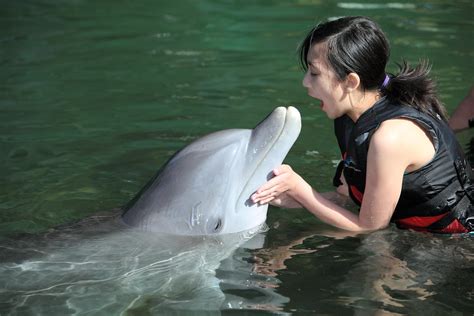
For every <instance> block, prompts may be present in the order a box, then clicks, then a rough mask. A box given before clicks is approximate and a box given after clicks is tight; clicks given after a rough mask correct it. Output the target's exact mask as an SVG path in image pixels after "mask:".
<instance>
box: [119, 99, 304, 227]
mask: <svg viewBox="0 0 474 316" xmlns="http://www.w3.org/2000/svg"><path fill="white" fill-rule="evenodd" d="M300 129H301V118H300V114H299V112H298V110H296V109H295V108H293V107H289V108H288V109H286V108H284V107H279V108H276V109H275V110H274V111H273V112H272V113H271V114H270V115H269V116H268V117H267V118H266V119H265V120H263V121H262V122H261V123H260V124H258V125H257V127H255V129H253V130H242V129H240V130H239V129H235V130H223V131H219V132H215V133H212V134H209V135H207V136H204V137H202V138H200V139H197V140H195V141H194V142H192V143H191V144H189V145H188V146H186V147H185V148H183V149H182V150H181V151H179V152H178V153H176V154H175V155H174V156H173V157H172V158H171V159H170V160H169V161H168V163H167V164H165V166H164V167H163V168H162V169H161V170H160V171H159V172H158V173H157V175H156V176H155V177H154V178H153V179H152V180H151V181H150V182H149V183H148V184H147V185H146V186H145V187H144V188H143V189H142V190H141V191H140V193H139V194H138V195H137V196H136V197H135V198H134V199H133V200H132V202H131V203H129V205H128V206H127V209H126V210H125V212H124V214H123V216H122V218H123V221H124V222H125V223H126V224H128V225H130V226H133V227H136V228H139V229H142V230H147V231H148V230H149V231H154V232H161V233H167V234H176V235H210V234H229V233H237V232H243V231H248V230H249V229H252V228H255V227H258V226H260V225H262V224H263V223H264V222H265V220H266V214H267V209H268V206H267V205H256V204H252V203H251V201H250V200H249V198H250V196H251V195H252V194H253V193H254V191H255V190H256V189H258V188H259V187H260V186H261V185H262V184H264V183H265V182H266V181H267V180H268V177H269V175H270V174H271V171H272V170H273V169H274V168H275V167H277V166H278V165H280V164H281V163H282V162H283V160H284V158H285V156H286V155H287V153H288V151H289V150H290V148H291V147H292V145H293V143H294V142H295V141H296V139H297V137H298V135H299V132H300Z"/></svg>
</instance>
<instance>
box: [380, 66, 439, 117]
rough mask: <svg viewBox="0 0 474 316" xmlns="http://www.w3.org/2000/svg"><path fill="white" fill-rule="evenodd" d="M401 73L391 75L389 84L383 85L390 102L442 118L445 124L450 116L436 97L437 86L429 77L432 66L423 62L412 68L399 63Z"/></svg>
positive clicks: (382, 90)
mask: <svg viewBox="0 0 474 316" xmlns="http://www.w3.org/2000/svg"><path fill="white" fill-rule="evenodd" d="M397 66H398V68H399V72H398V74H397V75H390V80H389V82H388V83H385V82H384V84H383V85H382V87H381V89H380V91H381V93H382V95H384V96H386V97H387V98H388V99H389V100H391V101H393V102H396V103H400V104H402V105H406V106H410V107H413V108H415V109H417V110H418V111H421V112H424V113H427V114H430V115H431V116H434V117H436V116H438V115H439V116H440V117H441V118H442V119H443V120H444V121H445V122H447V121H448V115H447V112H446V109H445V108H444V106H443V104H442V103H441V102H440V101H439V99H438V96H437V95H436V84H435V82H434V81H433V80H432V79H431V78H430V77H429V73H430V70H431V65H430V64H429V63H428V62H427V61H425V60H422V61H421V62H420V63H419V64H418V65H417V66H416V67H414V68H411V67H410V65H409V64H408V62H407V61H405V60H403V61H402V63H401V64H398V63H397Z"/></svg>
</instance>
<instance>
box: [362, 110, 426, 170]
mask: <svg viewBox="0 0 474 316" xmlns="http://www.w3.org/2000/svg"><path fill="white" fill-rule="evenodd" d="M372 146H374V148H373V149H374V150H375V151H376V152H378V153H379V154H381V155H384V154H390V155H395V156H397V157H399V158H400V159H403V160H406V162H407V166H408V168H407V169H411V170H416V169H417V168H419V167H422V166H423V165H425V164H426V163H428V162H429V161H430V160H431V159H432V158H433V156H434V154H435V146H434V143H433V139H432V137H431V135H430V133H429V132H428V131H426V129H424V128H422V126H421V125H420V124H419V123H417V122H416V121H414V120H412V119H407V118H394V119H389V120H386V121H383V122H382V123H381V124H380V126H379V128H378V129H377V130H376V131H375V133H374V135H373V137H372V140H371V142H370V147H372ZM411 170H408V171H411Z"/></svg>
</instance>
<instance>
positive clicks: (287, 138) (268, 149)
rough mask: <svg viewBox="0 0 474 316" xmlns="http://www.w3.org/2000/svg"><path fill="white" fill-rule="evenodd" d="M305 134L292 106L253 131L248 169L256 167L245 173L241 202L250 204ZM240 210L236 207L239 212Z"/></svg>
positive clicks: (264, 121) (275, 113)
mask: <svg viewBox="0 0 474 316" xmlns="http://www.w3.org/2000/svg"><path fill="white" fill-rule="evenodd" d="M300 131H301V116H300V113H299V111H298V110H297V109H296V108H294V107H292V106H290V107H288V109H287V108H285V107H278V108H276V109H275V110H274V111H273V112H272V113H270V115H268V116H267V117H266V118H265V119H264V120H263V121H261V122H260V123H259V124H258V125H257V126H256V127H255V128H254V129H253V130H252V136H251V139H250V142H249V145H248V148H247V164H246V165H247V166H253V168H249V169H248V170H246V172H245V178H246V179H247V183H246V184H245V185H244V186H243V190H242V193H241V195H240V197H239V199H238V200H237V203H241V202H242V200H244V201H247V203H248V198H249V197H250V195H252V194H253V193H254V191H255V190H256V189H257V188H258V187H259V186H260V185H262V184H263V183H265V181H267V180H268V175H269V174H270V173H271V171H272V170H273V169H274V168H276V167H277V166H279V165H280V164H281V163H282V162H283V160H284V158H285V157H286V155H287V154H288V152H289V151H290V149H291V147H292V146H293V144H294V142H295V141H296V139H297V138H298V135H299V133H300ZM238 209H239V207H236V210H238Z"/></svg>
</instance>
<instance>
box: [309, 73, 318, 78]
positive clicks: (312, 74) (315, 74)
mask: <svg viewBox="0 0 474 316" xmlns="http://www.w3.org/2000/svg"><path fill="white" fill-rule="evenodd" d="M309 74H310V75H311V77H316V76H318V75H319V74H317V73H314V72H310V73H309Z"/></svg>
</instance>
